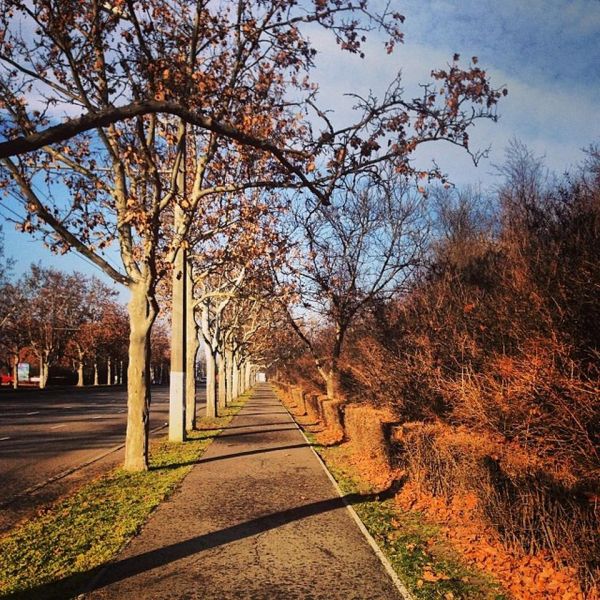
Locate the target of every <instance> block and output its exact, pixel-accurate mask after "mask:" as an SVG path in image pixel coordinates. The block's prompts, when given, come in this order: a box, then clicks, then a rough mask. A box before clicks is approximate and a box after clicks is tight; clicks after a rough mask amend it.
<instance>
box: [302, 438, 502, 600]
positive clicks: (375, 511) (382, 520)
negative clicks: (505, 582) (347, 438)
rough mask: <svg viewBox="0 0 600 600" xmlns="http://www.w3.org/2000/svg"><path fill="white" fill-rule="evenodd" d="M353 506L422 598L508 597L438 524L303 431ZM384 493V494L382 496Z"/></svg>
mask: <svg viewBox="0 0 600 600" xmlns="http://www.w3.org/2000/svg"><path fill="white" fill-rule="evenodd" d="M305 433H306V436H307V437H308V439H309V441H310V442H311V444H312V445H313V447H314V449H315V450H316V451H317V453H318V454H319V456H321V458H322V459H323V461H324V462H325V464H326V465H327V468H328V469H329V471H330V473H331V474H332V475H333V477H334V478H335V480H336V481H337V482H338V485H339V486H340V488H341V489H342V491H343V492H344V494H346V495H352V497H354V498H357V499H356V500H354V501H352V507H353V508H354V510H355V511H356V513H357V514H358V516H359V517H360V519H361V521H362V522H363V523H364V525H365V527H366V528H367V530H368V531H369V533H370V534H371V535H372V536H373V538H374V539H375V541H376V542H377V544H378V546H379V547H380V548H381V550H382V551H383V553H384V554H385V556H386V557H387V559H388V560H389V562H390V564H391V565H392V567H393V568H394V570H395V571H396V573H397V574H398V576H399V577H400V579H401V580H402V582H403V583H404V585H405V586H406V587H407V588H408V589H409V591H410V592H411V593H412V594H413V595H414V596H415V598H418V599H423V600H438V599H439V600H459V599H460V600H506V598H507V597H506V595H504V593H503V591H502V589H501V587H500V585H499V584H498V583H497V582H495V581H493V580H492V579H491V578H490V577H489V576H488V575H486V574H485V573H482V572H481V571H479V570H477V569H474V568H472V567H469V566H467V565H465V564H464V563H463V562H462V561H461V560H460V558H459V557H458V554H457V553H456V552H455V551H453V550H452V548H450V547H449V545H448V544H447V543H446V542H445V540H443V539H442V536H441V533H440V527H438V526H436V525H433V524H431V523H428V522H427V520H426V519H425V517H424V516H423V515H422V513H420V512H417V511H410V512H404V511H400V510H399V509H398V508H397V507H396V505H395V502H394V499H393V498H386V497H385V494H382V495H381V496H378V495H377V494H371V493H369V489H368V486H367V485H366V483H365V482H364V481H362V480H360V478H359V477H358V475H357V474H356V473H354V472H352V469H351V466H350V465H348V464H347V461H346V459H345V457H344V452H343V449H342V447H340V446H331V447H326V446H321V445H319V444H318V443H317V442H316V439H315V436H314V435H312V434H311V433H309V432H305ZM382 496H383V497H382Z"/></svg>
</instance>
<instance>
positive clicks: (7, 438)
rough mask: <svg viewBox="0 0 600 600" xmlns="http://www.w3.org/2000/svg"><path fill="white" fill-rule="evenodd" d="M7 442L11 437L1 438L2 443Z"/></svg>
mask: <svg viewBox="0 0 600 600" xmlns="http://www.w3.org/2000/svg"><path fill="white" fill-rule="evenodd" d="M6 440H10V435H7V436H6V437H2V438H0V442H5V441H6Z"/></svg>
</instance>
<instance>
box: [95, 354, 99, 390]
mask: <svg viewBox="0 0 600 600" xmlns="http://www.w3.org/2000/svg"><path fill="white" fill-rule="evenodd" d="M94 385H95V386H99V385H100V379H99V377H98V359H96V358H95V359H94Z"/></svg>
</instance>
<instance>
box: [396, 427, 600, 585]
mask: <svg viewBox="0 0 600 600" xmlns="http://www.w3.org/2000/svg"><path fill="white" fill-rule="evenodd" d="M395 439H396V440H397V442H398V443H399V446H398V448H399V454H400V456H399V460H400V464H401V465H402V466H403V467H404V469H405V473H406V475H407V480H408V481H409V482H410V484H411V485H412V486H413V488H414V489H416V490H417V491H419V492H421V493H424V494H431V495H433V496H435V497H439V498H443V499H444V501H445V502H449V503H451V502H452V501H453V499H454V498H464V497H465V496H468V495H471V496H473V497H475V498H476V499H477V502H476V505H477V508H478V510H479V515H480V517H481V518H482V519H483V521H484V522H485V524H486V526H487V527H492V528H493V529H494V530H495V531H496V532H497V533H498V534H499V536H500V539H501V540H503V542H504V543H505V545H506V546H507V547H512V548H516V549H518V550H520V551H522V552H528V553H531V554H540V553H546V554H548V555H550V556H551V557H552V558H553V559H554V561H555V562H556V563H557V564H562V563H566V564H574V565H576V566H577V568H578V569H579V573H580V576H581V579H582V580H583V581H584V582H585V583H586V585H587V586H588V587H589V586H593V585H594V584H595V583H597V582H598V581H600V562H599V557H600V506H598V503H597V498H595V497H593V496H590V495H589V493H587V490H586V489H585V488H582V487H581V484H580V482H579V481H578V480H577V479H576V478H571V484H570V485H569V484H568V483H567V482H566V481H565V477H564V474H563V473H562V472H561V471H559V470H555V473H554V474H553V475H551V474H550V473H549V469H548V464H547V461H546V460H542V459H540V458H539V457H537V456H536V455H534V454H532V453H531V452H529V451H528V450H527V449H525V448H523V447H520V446H519V445H518V444H516V443H514V442H512V443H511V442H507V440H506V439H505V438H503V437H502V436H500V435H491V434H484V433H479V434H478V433H474V432H472V431H470V430H469V429H468V428H466V427H464V426H461V427H451V426H448V425H445V424H442V423H436V424H427V423H409V424H406V425H404V426H403V427H402V428H401V430H400V432H399V433H397V434H396V436H395Z"/></svg>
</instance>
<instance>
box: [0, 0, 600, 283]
mask: <svg viewBox="0 0 600 600" xmlns="http://www.w3.org/2000/svg"><path fill="white" fill-rule="evenodd" d="M372 1H373V0H372ZM377 1H379V0H375V2H377ZM390 6H391V8H392V9H393V10H397V11H398V12H400V13H402V14H404V15H405V17H406V22H405V24H404V32H405V43H404V45H402V46H400V47H398V48H397V50H396V51H395V52H394V53H393V54H392V55H391V56H387V55H386V53H385V52H384V50H383V48H382V40H381V39H378V37H377V35H375V36H372V37H371V41H370V42H369V44H368V45H367V57H366V58H365V59H364V60H361V59H359V58H357V57H354V56H348V55H346V56H343V57H340V54H339V52H338V51H337V49H336V46H335V43H333V42H332V40H331V37H330V36H326V35H323V34H322V33H319V32H314V33H311V38H312V40H313V42H314V44H315V45H316V47H317V48H318V49H319V51H320V53H319V55H318V57H317V61H316V62H317V69H316V71H315V73H314V79H315V80H316V81H317V82H319V84H320V86H321V92H320V97H321V103H322V104H324V105H326V106H331V107H334V108H335V110H336V120H338V121H340V122H344V121H345V120H347V119H349V118H351V117H350V115H349V110H350V103H349V101H348V100H347V99H345V98H344V96H343V93H344V92H361V93H366V92H368V90H369V89H372V90H374V91H375V92H378V91H379V92H380V93H381V92H382V91H383V89H384V87H385V84H386V82H388V81H389V80H390V79H391V78H392V77H393V75H394V73H395V72H396V71H397V70H398V69H402V72H403V78H404V81H405V87H406V91H407V94H408V95H410V94H412V93H413V92H415V91H416V90H417V89H418V87H417V85H418V83H419V82H424V81H427V79H428V75H429V72H430V71H431V69H433V68H439V67H443V66H444V65H445V64H446V63H447V62H448V61H449V60H450V59H451V57H452V55H453V54H454V53H455V52H458V53H459V54H461V56H462V57H463V58H464V59H468V58H470V57H471V56H477V57H478V58H479V61H480V66H482V67H484V68H486V69H487V70H488V72H489V73H490V74H491V76H492V80H493V82H494V84H495V85H498V86H500V85H503V84H505V85H506V86H507V87H508V90H509V95H508V97H507V98H505V99H503V100H502V103H501V104H500V107H499V114H500V121H499V122H498V123H496V124H494V123H487V122H486V123H481V124H480V125H479V126H478V127H477V130H476V131H474V133H473V134H472V136H471V139H472V144H473V146H474V147H479V148H485V147H487V146H489V145H491V152H490V158H489V159H488V160H485V161H483V162H482V163H481V164H480V166H479V167H478V168H477V169H476V168H474V167H473V165H472V164H471V163H470V160H469V159H468V158H467V157H466V156H465V155H464V153H461V152H460V151H459V150H458V149H455V148H451V147H448V146H445V145H438V146H436V147H435V148H434V147H433V146H429V147H428V148H427V150H426V151H424V152H422V153H421V155H420V157H419V159H420V160H422V161H424V162H429V161H430V160H431V159H432V158H435V160H436V161H438V162H439V164H440V165H441V167H442V168H443V169H444V170H446V171H447V172H448V174H449V175H450V179H451V180H452V181H454V182H455V183H457V184H459V185H463V184H477V183H480V184H481V185H482V186H484V187H491V186H493V185H494V183H495V181H496V178H495V175H494V169H493V166H492V165H493V164H498V163H500V162H502V157H503V151H504V148H505V147H506V145H507V143H508V141H509V140H510V139H511V138H513V137H516V138H519V139H520V140H521V141H523V142H524V143H525V144H527V145H528V146H529V147H531V149H533V150H534V151H535V152H536V153H537V154H538V155H543V156H545V157H546V162H547V164H548V166H549V167H550V168H551V169H553V170H555V171H557V172H561V171H564V170H566V169H569V168H571V167H572V166H574V165H575V164H577V163H578V162H580V161H581V159H582V157H583V154H582V152H581V150H582V148H584V147H587V146H589V145H590V144H591V143H593V142H600V101H599V99H598V97H599V96H600V0H521V1H516V0H504V1H503V2H498V1H492V0H461V1H460V2H456V1H455V2H451V1H450V0H431V1H425V0H403V1H400V0H391V2H390ZM4 230H5V238H6V245H7V250H8V252H9V254H11V255H12V256H14V257H15V258H16V259H17V261H18V266H19V268H21V269H22V268H26V267H27V265H28V264H29V263H30V262H32V261H37V260H42V261H43V262H44V263H47V264H52V265H53V266H56V267H59V268H63V269H65V270H73V269H77V270H80V271H84V272H86V273H94V274H97V275H100V274H99V272H98V270H97V269H96V268H95V267H93V266H91V265H90V264H89V263H88V262H87V261H85V260H83V259H81V258H79V257H77V256H76V255H74V254H70V255H67V256H59V257H54V256H52V255H50V254H49V252H48V251H46V250H45V249H44V248H43V246H42V245H41V243H39V242H35V241H33V240H32V239H31V238H30V237H29V236H25V235H23V234H20V233H18V232H15V231H14V230H13V228H12V225H10V224H7V225H6V226H5V227H4Z"/></svg>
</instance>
